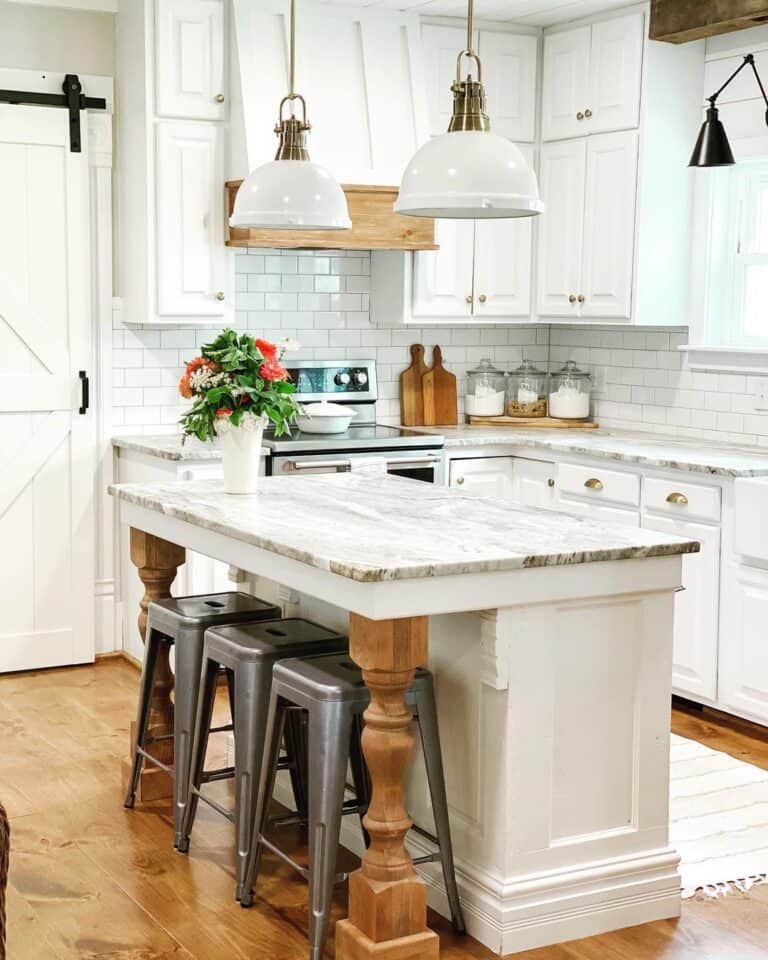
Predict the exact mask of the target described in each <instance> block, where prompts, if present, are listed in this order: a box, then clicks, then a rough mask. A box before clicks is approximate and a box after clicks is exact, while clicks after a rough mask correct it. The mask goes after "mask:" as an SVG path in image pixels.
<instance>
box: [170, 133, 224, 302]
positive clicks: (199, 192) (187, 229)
mask: <svg viewBox="0 0 768 960" xmlns="http://www.w3.org/2000/svg"><path fill="white" fill-rule="evenodd" d="M156 130H157V312H158V314H160V316H167V317H175V316H189V317H217V316H220V315H221V313H222V310H223V307H224V304H225V303H226V300H227V296H228V294H229V287H230V276H229V274H230V270H229V257H228V253H227V249H226V247H225V246H224V235H223V233H224V191H223V189H222V187H221V185H222V184H223V182H224V169H223V163H222V156H223V139H224V131H223V130H222V128H221V127H220V126H219V125H216V124H211V123H185V122H183V121H174V120H168V121H165V120H161V121H160V122H159V123H158V124H157V128H156Z"/></svg>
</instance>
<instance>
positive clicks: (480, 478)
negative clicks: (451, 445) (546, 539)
mask: <svg viewBox="0 0 768 960" xmlns="http://www.w3.org/2000/svg"><path fill="white" fill-rule="evenodd" d="M555 477H556V473H555V464H554V463H552V462H550V461H546V460H528V459H525V458H524V457H472V458H468V459H466V460H452V461H451V464H450V469H449V482H450V485H451V486H452V487H456V488H457V489H460V490H462V491H463V492H465V493H469V494H471V495H473V496H477V497H503V498H504V499H507V500H514V501H515V502H516V503H519V504H521V505H522V506H524V507H540V508H543V509H549V510H554V509H557V497H556V481H555Z"/></svg>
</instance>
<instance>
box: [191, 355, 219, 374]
mask: <svg viewBox="0 0 768 960" xmlns="http://www.w3.org/2000/svg"><path fill="white" fill-rule="evenodd" d="M200 367H208V369H209V370H212V371H213V372H214V373H215V372H216V371H217V370H218V369H219V365H218V363H214V362H213V360H208V359H207V358H206V357H195V359H194V360H190V361H189V363H188V364H187V370H186V372H187V376H189V374H190V373H194V372H195V370H199V369H200Z"/></svg>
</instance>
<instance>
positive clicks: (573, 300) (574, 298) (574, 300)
mask: <svg viewBox="0 0 768 960" xmlns="http://www.w3.org/2000/svg"><path fill="white" fill-rule="evenodd" d="M568 303H576V294H575V293H572V294H571V295H570V297H568Z"/></svg>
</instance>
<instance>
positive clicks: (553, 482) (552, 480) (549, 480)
mask: <svg viewBox="0 0 768 960" xmlns="http://www.w3.org/2000/svg"><path fill="white" fill-rule="evenodd" d="M554 485H555V479H554V477H549V478H548V480H547V486H548V487H554Z"/></svg>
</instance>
